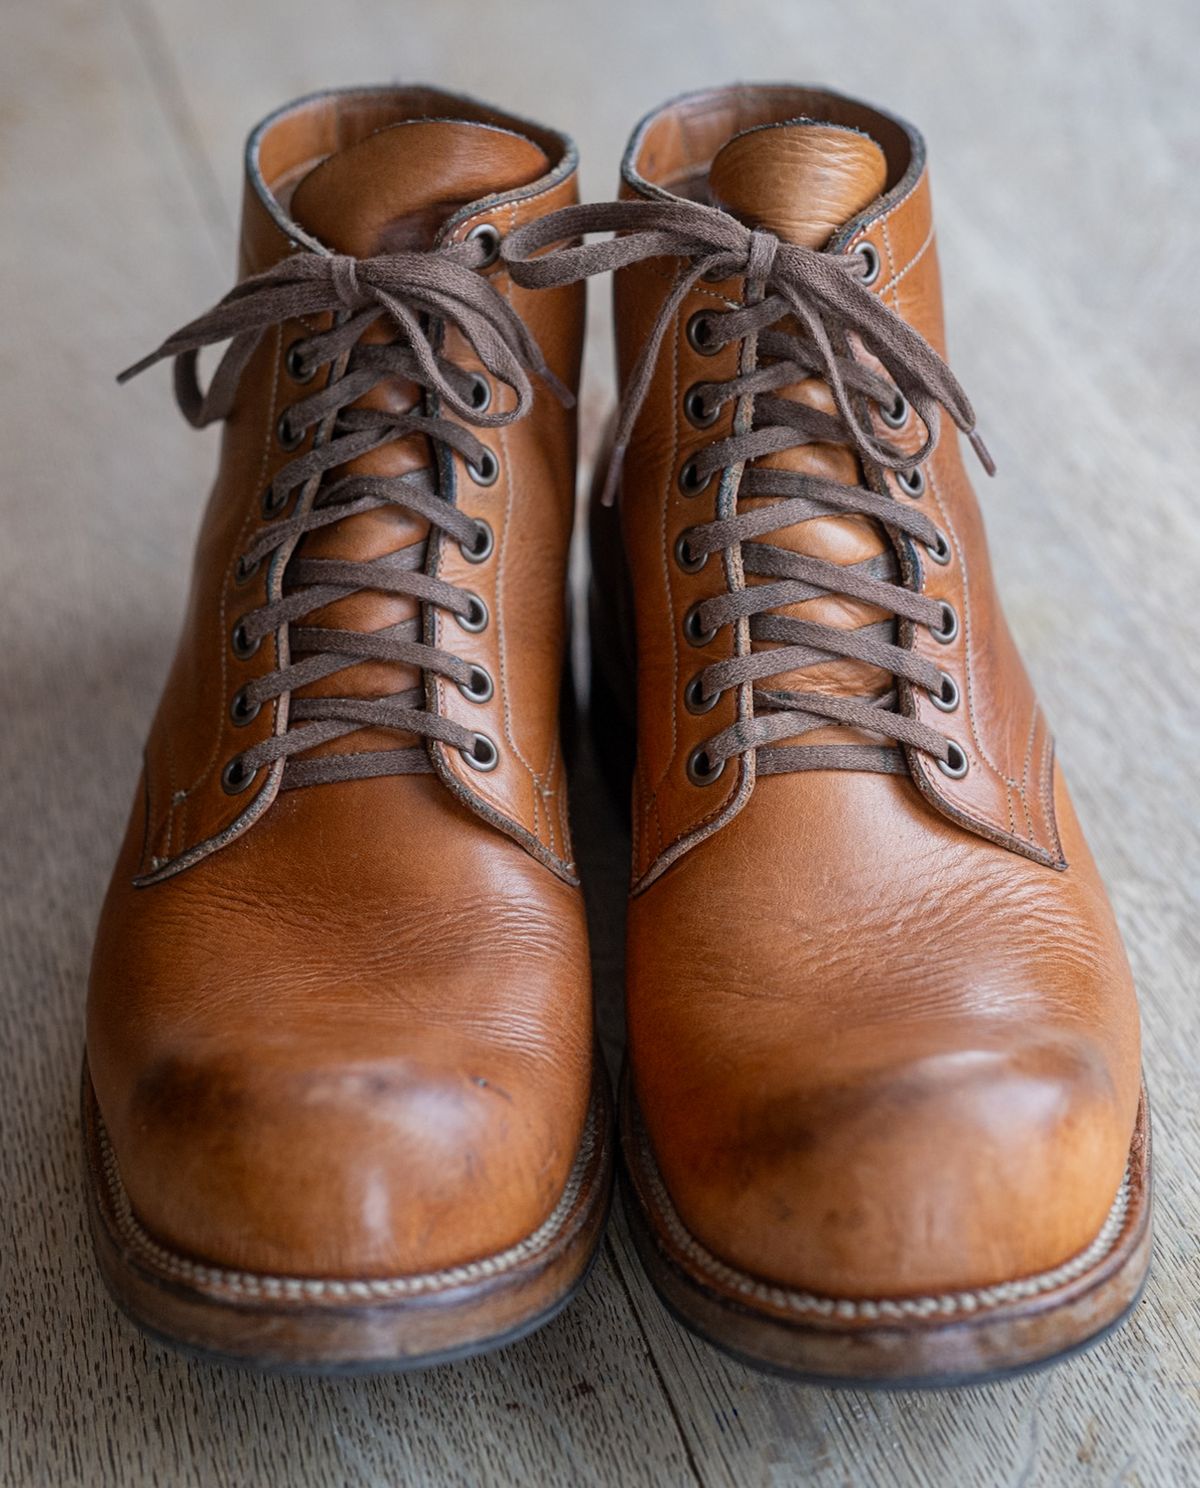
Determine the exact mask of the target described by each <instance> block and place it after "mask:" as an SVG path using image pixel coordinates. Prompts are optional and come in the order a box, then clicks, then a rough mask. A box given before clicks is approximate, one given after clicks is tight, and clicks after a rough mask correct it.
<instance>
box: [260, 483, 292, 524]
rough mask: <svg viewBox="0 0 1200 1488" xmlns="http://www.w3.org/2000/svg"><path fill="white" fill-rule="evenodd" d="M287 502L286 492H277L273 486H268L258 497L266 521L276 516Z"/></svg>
mask: <svg viewBox="0 0 1200 1488" xmlns="http://www.w3.org/2000/svg"><path fill="white" fill-rule="evenodd" d="M287 504H288V498H287V493H286V492H284V493H281V494H277V493H276V490H275V487H274V486H268V487H267V489H266V490H265V491H264V492H263V493H262V496H261V497H260V499H259V506H260V507H261V508H262V514H263V516H264V517H265V518H266V520H267V521H268V522H270V521H272V520H273V519H274V518H275V517H277V516H278V515H279V513H280V512H281V511H282V510H283V509H284V507H285V506H286V505H287Z"/></svg>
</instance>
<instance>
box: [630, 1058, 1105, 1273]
mask: <svg viewBox="0 0 1200 1488" xmlns="http://www.w3.org/2000/svg"><path fill="white" fill-rule="evenodd" d="M739 1084H740V1089H741V1093H740V1096H739V1095H736V1094H730V1092H729V1088H728V1082H726V1089H725V1091H724V1092H720V1091H717V1090H713V1091H710V1092H708V1094H707V1095H705V1096H699V1097H698V1098H695V1099H694V1100H693V1101H692V1102H690V1103H689V1106H690V1110H691V1112H692V1118H691V1121H690V1131H689V1133H688V1134H687V1135H686V1136H685V1135H684V1133H682V1132H672V1133H664V1134H663V1138H664V1139H663V1140H662V1141H661V1142H655V1141H654V1139H653V1136H652V1138H651V1141H652V1145H653V1146H654V1147H655V1149H656V1151H660V1152H661V1153H662V1154H664V1156H665V1155H668V1154H669V1160H668V1162H666V1163H665V1164H664V1165H663V1167H662V1176H663V1178H664V1180H665V1182H666V1185H667V1189H668V1191H669V1193H670V1195H671V1197H672V1200H673V1202H674V1204H675V1207H676V1209H677V1210H678V1212H679V1215H680V1218H681V1220H682V1222H683V1224H684V1225H685V1227H686V1228H687V1229H688V1230H689V1231H690V1232H691V1233H692V1234H693V1235H694V1236H695V1237H696V1238H697V1239H698V1240H699V1241H700V1242H701V1243H702V1244H703V1245H704V1246H705V1247H706V1248H707V1249H708V1250H710V1251H711V1252H712V1253H713V1254H714V1255H715V1256H716V1257H718V1258H719V1259H720V1260H721V1261H724V1262H725V1263H727V1264H729V1265H731V1266H733V1267H735V1268H737V1269H739V1270H741V1271H744V1272H746V1273H749V1274H751V1275H754V1276H757V1277H761V1278H763V1279H766V1280H768V1281H771V1282H775V1283H777V1284H780V1285H784V1286H792V1287H797V1288H803V1289H805V1290H808V1291H813V1292H817V1293H820V1294H823V1295H829V1296H836V1297H875V1296H877V1297H891V1296H904V1295H912V1294H915V1293H925V1292H931V1291H933V1292H944V1291H950V1290H960V1289H971V1288H978V1287H983V1286H989V1285H994V1284H998V1283H1001V1282H1005V1281H1010V1280H1014V1279H1017V1278H1021V1277H1026V1276H1031V1275H1035V1274H1038V1273H1040V1272H1042V1271H1045V1270H1049V1269H1051V1268H1053V1267H1056V1266H1058V1265H1060V1264H1062V1263H1063V1262H1065V1261H1067V1260H1069V1259H1070V1258H1072V1257H1073V1256H1074V1255H1077V1254H1078V1253H1079V1252H1081V1251H1082V1250H1084V1249H1085V1248H1086V1247H1087V1246H1088V1245H1089V1244H1090V1243H1091V1242H1092V1241H1093V1240H1094V1239H1095V1237H1096V1235H1097V1234H1098V1233H1099V1231H1100V1229H1101V1227H1102V1226H1103V1224H1104V1221H1105V1218H1106V1217H1107V1215H1108V1213H1109V1211H1110V1209H1111V1207H1112V1205H1113V1202H1114V1199H1115V1197H1116V1195H1117V1192H1118V1189H1119V1186H1120V1183H1121V1178H1122V1175H1123V1172H1124V1168H1125V1163H1126V1159H1127V1155H1128V1148H1129V1139H1130V1132H1129V1130H1128V1129H1127V1128H1126V1123H1125V1122H1124V1120H1123V1118H1122V1116H1121V1113H1120V1102H1119V1101H1118V1100H1117V1099H1116V1098H1115V1092H1114V1090H1113V1087H1112V1084H1111V1081H1110V1078H1109V1075H1108V1070H1107V1067H1106V1065H1105V1062H1104V1061H1103V1059H1102V1058H1100V1057H1099V1055H1098V1054H1097V1053H1096V1051H1095V1050H1093V1049H1092V1048H1091V1046H1089V1044H1088V1043H1087V1041H1086V1040H1083V1039H1077V1038H1073V1037H1071V1036H1069V1035H1067V1034H1062V1033H1058V1032H1054V1033H1051V1032H1046V1033H1045V1034H1044V1035H1043V1036H1042V1037H1040V1038H1039V1037H1037V1036H1032V1035H1026V1036H1025V1037H1023V1038H1022V1039H1020V1040H1019V1041H1017V1042H1016V1043H1012V1042H1008V1043H1005V1042H1004V1041H1002V1040H1000V1039H999V1038H995V1039H993V1040H991V1041H988V1040H986V1039H982V1040H978V1041H975V1042H972V1043H966V1042H964V1043H962V1044H960V1045H959V1046H958V1047H949V1048H942V1049H940V1050H938V1051H937V1052H930V1053H927V1054H925V1055H923V1056H921V1057H908V1058H905V1057H903V1056H902V1055H901V1056H899V1057H896V1056H889V1055H888V1053H887V1051H886V1050H884V1051H879V1052H877V1054H876V1055H875V1056H874V1058H872V1059H871V1060H870V1061H868V1062H866V1063H865V1064H864V1065H862V1066H860V1067H859V1068H858V1069H852V1068H846V1067H843V1068H842V1069H841V1070H840V1072H839V1074H838V1076H837V1077H836V1078H833V1079H829V1078H827V1079H825V1080H823V1081H821V1082H819V1083H810V1084H808V1085H805V1084H802V1083H799V1082H797V1080H796V1079H795V1077H794V1076H792V1077H790V1078H789V1074H788V1071H787V1069H786V1067H785V1068H783V1069H780V1070H779V1072H778V1074H777V1076H776V1077H774V1078H772V1076H771V1074H770V1073H767V1074H765V1075H764V1074H760V1076H759V1077H758V1078H757V1079H756V1080H755V1082H754V1085H753V1089H752V1090H751V1089H749V1088H747V1086H746V1085H745V1084H741V1083H740V1082H739Z"/></svg>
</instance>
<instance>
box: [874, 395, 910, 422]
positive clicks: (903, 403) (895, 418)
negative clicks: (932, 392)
mask: <svg viewBox="0 0 1200 1488" xmlns="http://www.w3.org/2000/svg"><path fill="white" fill-rule="evenodd" d="M876 406H877V407H878V409H879V417H880V418H881V419H882V420H883V421H884V423H885V424H886V425H887V426H888V428H889V429H903V428H904V426H905V424H907V423H908V415H909V407H908V399H907V398H906V397H905V396H904V394H903V393H902V392H901V391H900V389H899V388H897V389H896V401H895V402H894V403H892V404H891V406H890V407H889V406H887V405H885V404H883V403H880V404H877V405H876Z"/></svg>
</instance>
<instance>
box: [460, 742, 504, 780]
mask: <svg viewBox="0 0 1200 1488" xmlns="http://www.w3.org/2000/svg"><path fill="white" fill-rule="evenodd" d="M458 752H459V754H461V755H462V757H463V759H465V760H466V762H467V764H468V765H470V767H471V768H472V770H479V771H480V772H481V773H482V774H484V775H486V774H487V773H488V771H489V770H494V769H495V768H496V766H497V765H498V764H499V763H500V751H499V750H498V749H497V748H496V746H495V744H493V742H492V741H491V739H489V738H488V736H487V735H486V734H475V735H474V736H473V740H472V743H471V747H470V749H460V750H459V751H458Z"/></svg>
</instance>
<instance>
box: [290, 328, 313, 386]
mask: <svg viewBox="0 0 1200 1488" xmlns="http://www.w3.org/2000/svg"><path fill="white" fill-rule="evenodd" d="M283 365H284V368H285V369H286V371H287V375H288V376H289V377H290V378H291V379H292V381H293V382H297V383H300V384H301V385H303V384H304V383H306V382H311V381H312V380H313V378H314V377H315V376H316V375H317V369H316V368H315V367H310V366H308V365H307V364H306V362H305V360H304V340H303V338H301V339H300V340H298V341H293V342H292V344H291V345H290V346H289V347H288V349H287V354H286V355H285V356H284V359H283Z"/></svg>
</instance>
